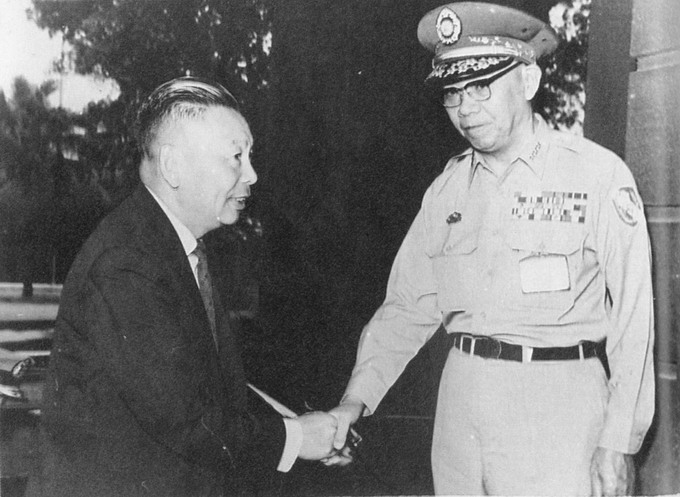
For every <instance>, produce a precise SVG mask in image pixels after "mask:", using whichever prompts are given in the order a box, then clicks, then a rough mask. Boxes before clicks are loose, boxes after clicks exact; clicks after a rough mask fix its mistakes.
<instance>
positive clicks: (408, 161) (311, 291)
mask: <svg viewBox="0 0 680 497" xmlns="http://www.w3.org/2000/svg"><path fill="white" fill-rule="evenodd" d="M496 3H504V4H507V5H510V6H513V7H517V8H521V9H524V10H526V11H528V12H531V13H532V14H534V15H536V16H538V17H540V18H542V19H544V20H546V21H547V20H548V19H551V20H552V22H553V25H554V26H555V28H556V29H557V31H558V32H559V34H560V36H561V38H562V47H561V49H560V50H559V51H558V53H557V54H556V55H555V56H554V57H553V58H551V59H549V60H547V61H545V62H544V68H545V78H544V88H543V90H542V92H541V95H540V97H539V98H538V99H537V101H536V106H537V110H538V111H539V112H541V113H542V114H544V115H545V116H546V117H547V118H548V119H549V120H550V122H551V123H552V124H553V125H554V126H556V127H561V128H565V129H571V130H573V131H574V132H577V133H579V132H580V130H581V126H582V123H583V106H584V102H585V96H584V82H585V69H586V56H587V21H588V15H589V12H590V2H589V0H580V1H579V0H570V1H561V2H560V1H557V0H515V1H510V0H506V1H503V0H497V2H496ZM439 4H440V1H432V0H402V1H400V2H399V3H398V6H395V4H394V2H389V1H386V0H372V1H366V0H344V1H342V2H339V1H337V0H333V1H329V0H313V1H312V0H288V1H286V2H281V1H276V0H155V1H139V0H72V1H55V0H34V1H33V9H32V10H31V11H30V12H29V15H30V16H31V17H32V18H33V19H34V20H35V22H36V23H37V24H38V25H39V26H40V27H42V28H44V29H47V30H49V31H50V32H51V33H61V34H62V36H63V37H64V40H65V41H66V42H68V43H69V44H70V45H71V46H72V47H73V52H72V53H70V55H69V56H68V57H62V59H61V60H59V61H55V65H56V68H57V70H58V71H66V70H75V71H77V72H80V73H83V74H94V75H97V76H98V77H101V78H110V79H113V80H115V81H116V83H117V84H118V87H119V89H120V95H119V96H118V98H117V99H116V100H115V101H112V102H105V101H102V102H98V103H91V104H90V105H89V106H88V107H87V108H86V109H85V110H84V111H83V112H82V113H73V112H71V111H67V110H65V109H63V108H61V107H59V106H56V107H52V106H50V105H49V103H48V100H47V97H48V96H49V95H50V94H51V93H53V92H54V91H57V85H56V84H55V82H54V81H52V82H49V81H48V82H46V83H44V84H43V85H41V86H40V87H32V86H31V85H29V84H28V83H27V82H26V81H25V80H23V79H21V78H18V79H16V80H15V82H14V90H13V92H12V93H11V94H8V95H5V94H4V93H0V279H1V280H4V281H21V282H24V291H25V295H26V296H27V297H28V296H30V294H31V284H32V283H35V282H53V283H61V282H63V280H64V278H65V275H66V273H67V271H68V268H69V266H70V264H71V262H72V260H73V258H74V256H75V254H76V252H77V250H78V248H79V247H80V245H81V244H82V242H83V241H84V240H85V238H86V237H87V236H88V234H89V233H90V232H91V231H92V229H93V228H94V226H96V224H97V222H98V221H99V220H100V219H101V218H102V216H104V215H105V214H106V213H107V212H109V211H110V210H111V209H113V208H114V207H115V206H116V205H118V203H119V202H120V201H121V200H122V199H123V198H124V197H125V196H126V195H127V194H129V193H130V192H131V190H132V188H134V186H135V185H136V184H137V182H138V176H137V163H138V157H137V153H136V150H135V146H134V142H133V139H132V137H131V133H130V129H131V123H132V121H133V118H134V113H135V110H136V108H137V106H138V104H139V103H140V102H141V101H142V99H143V98H144V97H145V96H146V95H147V94H148V93H149V92H150V91H151V90H152V89H153V88H154V87H156V86H157V85H158V84H160V83H161V82H163V81H166V80H168V79H171V78H173V77H177V76H180V75H185V74H188V75H195V76H203V77H208V78H212V79H215V80H217V81H219V82H220V83H222V84H224V85H225V86H226V87H227V88H229V89H230V90H232V91H233V92H234V93H235V94H236V95H237V96H238V98H239V99H240V100H241V101H242V104H243V107H244V113H245V115H246V117H247V118H248V120H249V122H250V124H251V127H252V129H253V133H254V136H255V155H254V164H255V168H256V170H257V172H258V174H259V176H260V180H259V182H258V184H257V185H256V186H255V188H254V195H253V198H252V200H253V201H252V202H251V205H250V206H249V209H248V211H247V215H246V216H244V218H243V219H242V221H241V222H240V223H239V224H238V225H236V226H234V227H225V228H222V229H220V230H217V231H216V232H214V233H213V234H212V236H213V237H214V239H215V243H219V244H221V246H222V247H223V249H224V250H223V254H224V258H223V260H222V261H220V265H221V269H222V270H223V273H224V279H225V280H226V281H228V286H229V288H231V290H232V291H231V292H230V298H231V307H232V309H233V312H234V314H235V315H236V317H241V318H242V319H240V321H241V323H242V331H243V333H242V338H243V347H244V349H245V356H246V363H247V367H248V368H249V371H250V375H251V380H252V381H254V382H256V383H261V384H263V385H265V386H266V387H267V388H269V389H272V390H275V391H277V392H279V393H278V395H279V396H280V397H282V398H283V400H285V401H286V402H288V403H290V404H291V406H292V407H294V408H302V407H303V406H302V405H301V402H302V400H308V401H309V403H311V404H314V407H330V406H331V405H333V402H336V401H337V400H338V399H339V396H340V395H341V393H342V389H343V388H344V385H345V383H346V380H347V378H348V376H349V374H350V372H351V367H352V365H353V362H354V356H355V350H356V345H357V341H358V337H359V334H360V332H361V328H362V326H363V324H365V322H366V321H367V320H368V319H369V318H370V316H371V315H372V313H373V311H374V310H375V309H376V308H377V306H378V305H379V304H380V303H381V302H382V299H383V296H384V287H385V284H386V281H387V275H388V272H389V268H390V265H391V261H392V258H393V257H394V255H395V253H396V251H397V249H398V246H399V244H400V242H401V239H402V238H403V236H404V234H405V233H406V231H407V229H408V227H409V224H410V222H411V220H412V219H413V217H414V216H415V214H416V212H417V210H418V207H419V204H420V199H421V196H422V194H423V193H424V191H425V189H426V188H427V186H428V185H429V183H430V182H431V181H432V180H433V179H434V178H435V177H436V175H437V174H438V173H439V171H440V170H441V169H442V167H443V166H444V164H445V162H446V160H447V158H448V157H449V156H450V155H451V154H453V153H455V152H459V151H461V150H462V149H463V148H465V147H466V144H465V143H464V142H463V141H462V140H461V139H460V138H459V137H458V136H457V134H456V133H455V131H454V130H453V128H452V126H451V124H450V122H449V121H448V119H447V118H446V115H445V113H444V112H443V111H442V110H441V108H440V107H439V105H437V104H436V102H434V101H433V100H432V99H431V98H430V97H429V96H428V95H427V94H426V93H425V92H424V91H423V87H422V81H423V79H424V77H425V75H426V74H427V72H428V68H429V67H430V60H431V57H430V54H429V53H427V52H426V51H425V50H424V49H423V48H422V47H420V45H419V44H418V42H417V38H416V27H417V23H418V21H419V20H420V18H421V17H422V15H423V14H424V13H425V12H426V11H428V10H429V9H432V8H434V7H436V6H438V5H439ZM442 351H443V352H442ZM445 351H446V349H445V346H444V342H443V338H441V337H438V338H437V339H435V340H434V341H433V342H432V344H431V345H429V346H428V349H427V350H425V351H424V352H423V353H422V354H421V355H422V356H423V357H424V358H422V359H420V362H417V361H416V363H414V365H413V366H412V368H415V369H414V370H415V371H416V372H414V373H411V374H410V376H409V374H407V375H405V379H402V380H401V382H402V384H403V386H401V387H397V389H396V391H399V389H400V388H401V392H402V393H403V391H408V392H409V395H410V396H409V397H408V400H407V401H406V402H404V401H403V397H402V402H394V403H392V404H390V402H389V401H388V402H386V405H388V406H390V405H391V407H389V408H391V409H393V410H395V411H400V410H401V411H405V412H409V413H416V414H418V413H420V414H423V413H424V414H427V413H430V412H431V409H432V406H433V398H434V396H433V393H432V392H433V390H432V389H433V388H434V387H436V381H438V376H439V375H438V374H437V368H438V367H439V366H440V364H441V360H442V357H443V355H442V354H444V353H445ZM414 381H418V384H417V385H414V384H413V382H414ZM428 382H429V383H428ZM394 395H397V394H394Z"/></svg>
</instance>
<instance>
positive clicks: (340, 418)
mask: <svg viewBox="0 0 680 497" xmlns="http://www.w3.org/2000/svg"><path fill="white" fill-rule="evenodd" d="M363 410H364V404H363V403H362V402H360V401H357V400H353V399H345V401H343V403H342V404H340V405H339V406H338V407H336V408H335V409H332V410H331V411H329V412H328V413H325V412H321V411H313V412H309V413H306V414H304V415H302V416H300V417H298V418H297V419H298V421H300V425H301V426H302V435H303V440H302V446H301V447H300V452H299V457H300V459H306V460H313V461H321V462H322V463H323V464H325V465H326V466H345V465H347V464H349V463H351V462H352V461H353V459H354V458H353V456H352V447H351V446H350V445H348V444H347V439H348V433H349V431H350V428H351V427H352V425H353V424H354V423H356V421H357V420H358V419H359V417H360V416H361V413H362V412H363Z"/></svg>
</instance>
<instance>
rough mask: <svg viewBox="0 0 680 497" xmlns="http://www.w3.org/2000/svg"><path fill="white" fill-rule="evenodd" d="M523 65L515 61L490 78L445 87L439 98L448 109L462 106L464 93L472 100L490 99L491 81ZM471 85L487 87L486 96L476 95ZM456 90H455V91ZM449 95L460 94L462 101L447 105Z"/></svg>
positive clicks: (481, 87) (482, 100)
mask: <svg viewBox="0 0 680 497" xmlns="http://www.w3.org/2000/svg"><path fill="white" fill-rule="evenodd" d="M520 65H521V62H514V63H513V64H510V65H509V66H508V67H506V68H505V69H503V70H502V71H500V72H498V73H496V74H494V75H493V76H490V77H488V78H482V79H476V80H474V81H470V82H469V83H468V84H466V85H465V86H463V87H462V88H456V87H453V86H451V87H449V88H444V89H443V92H442V93H441V94H440V96H439V99H440V103H441V104H442V105H443V106H444V107H446V108H447V109H455V108H456V107H460V106H461V105H462V104H463V93H465V94H466V95H467V96H468V97H470V98H471V99H472V100H474V101H475V102H484V101H486V100H489V99H490V98H491V88H490V86H491V83H493V82H494V81H496V80H498V79H500V78H502V77H503V76H505V75H506V74H509V73H510V72H511V71H512V70H513V69H515V68H516V67H519V66H520ZM471 87H479V88H480V89H485V93H486V95H485V96H482V97H479V95H477V96H475V95H473V94H471V93H470V90H469V88H471ZM453 90H455V91H453ZM447 95H458V96H459V97H460V102H458V103H457V104H455V105H446V103H445V98H446V96H447Z"/></svg>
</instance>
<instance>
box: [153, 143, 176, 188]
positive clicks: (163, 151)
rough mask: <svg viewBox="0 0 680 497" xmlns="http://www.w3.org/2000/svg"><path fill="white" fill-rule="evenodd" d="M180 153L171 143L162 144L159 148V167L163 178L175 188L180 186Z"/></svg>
mask: <svg viewBox="0 0 680 497" xmlns="http://www.w3.org/2000/svg"><path fill="white" fill-rule="evenodd" d="M178 154H179V151H178V150H177V149H176V147H174V146H172V145H170V144H164V145H161V146H160V147H159V150H158V169H159V171H160V173H161V177H162V178H163V180H165V182H166V183H167V184H168V185H169V186H170V188H172V189H173V190H176V189H177V188H179V178H180V174H179V167H180V157H179V155H178Z"/></svg>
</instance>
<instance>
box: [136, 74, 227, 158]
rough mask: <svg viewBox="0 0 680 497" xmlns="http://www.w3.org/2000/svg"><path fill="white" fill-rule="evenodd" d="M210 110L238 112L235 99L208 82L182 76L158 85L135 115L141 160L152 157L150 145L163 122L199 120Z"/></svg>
mask: <svg viewBox="0 0 680 497" xmlns="http://www.w3.org/2000/svg"><path fill="white" fill-rule="evenodd" d="M209 107H226V108H228V109H234V110H236V111H237V112H240V108H239V103H238V101H237V100H236V98H235V97H234V96H233V95H232V94H231V93H230V92H229V91H228V90H227V89H226V88H224V87H223V86H222V85H220V84H218V83H215V82H212V81H209V80H207V79H202V78H195V77H191V76H184V77H181V78H176V79H173V80H170V81H168V82H166V83H163V84H162V85H160V86H159V87H158V88H156V89H155V90H154V91H153V92H151V94H150V95H149V96H148V97H147V98H146V100H145V101H144V103H143V104H142V105H141V107H140V108H139V112H138V113H137V121H136V123H135V131H136V133H135V134H136V137H137V146H138V148H139V152H140V154H141V155H142V157H146V158H149V157H151V155H152V150H151V145H152V144H153V141H154V139H155V138H156V133H157V132H158V129H159V127H160V126H161V125H162V124H163V123H164V122H165V121H166V120H168V119H170V120H178V119H185V118H195V117H199V116H201V115H202V114H203V113H204V112H205V111H206V109H208V108H209Z"/></svg>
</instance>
